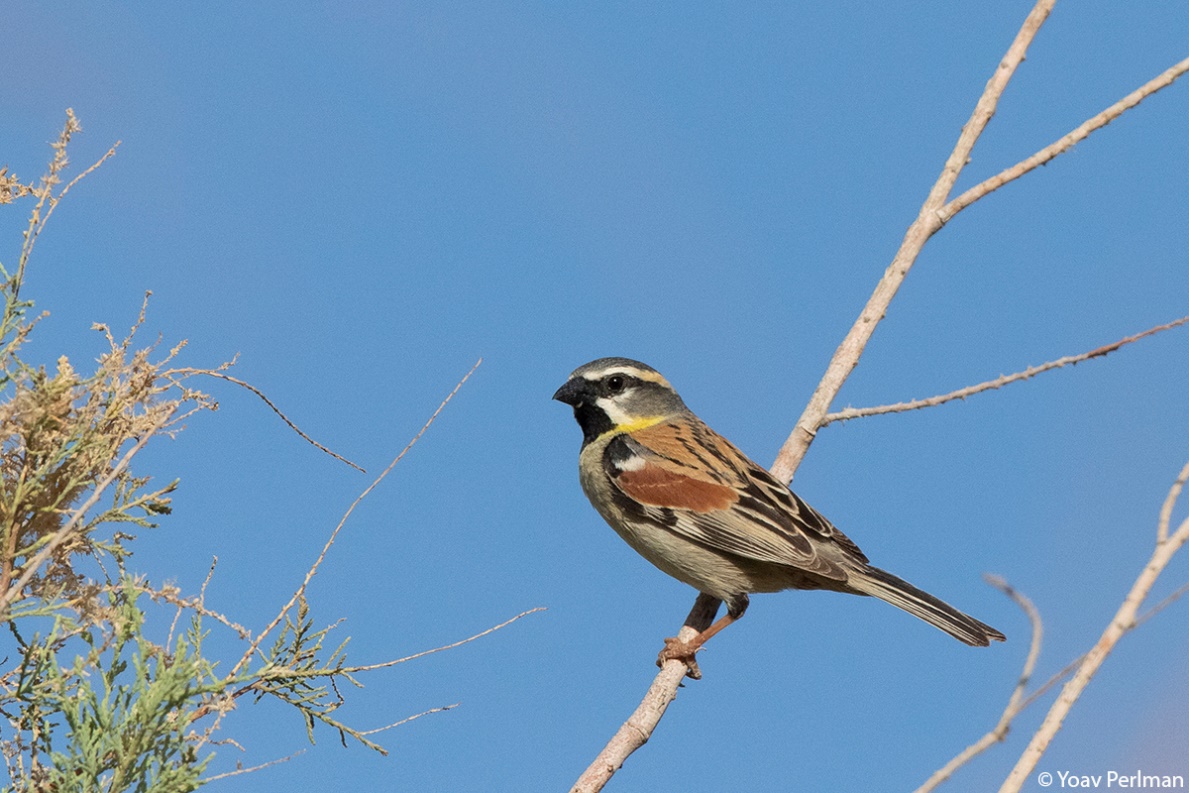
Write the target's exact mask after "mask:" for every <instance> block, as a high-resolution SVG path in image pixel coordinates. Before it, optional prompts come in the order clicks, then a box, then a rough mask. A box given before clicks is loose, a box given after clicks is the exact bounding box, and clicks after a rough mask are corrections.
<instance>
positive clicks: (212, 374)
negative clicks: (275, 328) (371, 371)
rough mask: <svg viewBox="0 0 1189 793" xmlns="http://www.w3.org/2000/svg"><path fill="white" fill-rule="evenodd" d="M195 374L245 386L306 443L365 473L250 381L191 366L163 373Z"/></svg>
mask: <svg viewBox="0 0 1189 793" xmlns="http://www.w3.org/2000/svg"><path fill="white" fill-rule="evenodd" d="M195 374H201V375H206V376H207V377H217V378H219V379H220V380H226V381H227V382H229V383H234V384H235V385H237V386H239V387H241V388H246V389H247V390H248V391H251V392H252V393H253V394H255V395H256V396H258V397H260V398H261V399H262V400H264V404H266V405H268V406H269V408H271V409H272V412H273V413H276V414H277V415H278V416H280V417H281V421H283V422H285V423H286V424H288V425H289V429H291V430H293V431H294V432H296V433H297V434H298V435H300V436H301V437H302V438H304V439H305V441H306V442H307V443H309V444H310V445H312V446H314V447H315V448H317V449H319V450H320V451H323V452H325V453H326V454H329V455H330V456H331V457H333V458H334V459H336V460H338V461H340V462H344V463H346V464H347V465H349V466H351V467H352V468H354V469H355V470H356V471H360V472H362V473H367V471H366V470H364V469H363V467H361V466H358V465H356V464H355V463H353V462H351V461H350V460H348V459H347V458H346V457H343V456H342V455H341V454H338V453H336V452H333V451H331V450H330V449H328V448H326V447H325V446H323V445H322V444H320V443H318V441H316V440H314V439H313V438H311V437H310V436H309V435H306V434H305V433H304V432H302V431H301V428H300V427H298V426H297V425H296V424H294V423H293V422H292V421H290V420H289V417H288V416H286V415H285V414H284V413H282V412H281V409H280V408H279V407H277V406H276V405H274V404H273V401H272V400H271V399H269V398H268V397H266V396H265V395H264V392H263V391H261V390H260V389H259V388H257V387H256V386H254V385H252V384H251V383H247V382H244V381H243V380H240V379H239V378H238V377H232V376H231V375H229V374H224V373H223V372H220V371H219V370H217V369H192V368H184V369H170V370H169V371H168V372H165V373H164V376H166V377H169V376H171V375H183V376H185V375H195Z"/></svg>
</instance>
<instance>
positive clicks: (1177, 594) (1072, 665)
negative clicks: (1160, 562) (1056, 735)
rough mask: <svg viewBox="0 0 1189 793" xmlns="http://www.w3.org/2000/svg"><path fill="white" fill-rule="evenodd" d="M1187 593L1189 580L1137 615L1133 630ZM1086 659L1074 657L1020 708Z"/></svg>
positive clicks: (1042, 694)
mask: <svg viewBox="0 0 1189 793" xmlns="http://www.w3.org/2000/svg"><path fill="white" fill-rule="evenodd" d="M1186 594H1189V582H1186V583H1184V584H1181V586H1179V587H1177V588H1176V589H1175V590H1173V592H1172V594H1170V595H1169V596H1168V597H1166V598H1164V600H1161V601H1160V602H1159V603H1157V604H1156V605H1155V606H1152V608H1150V609H1148V610H1147V611H1145V612H1144V613H1143V614H1141V615H1140V616H1138V617H1136V618H1135V625H1134V626H1132V628H1131V630H1135V629H1136V628H1138V627H1139V626H1140V625H1143V624H1144V623H1145V622H1147V621H1148V620H1150V619H1152V618H1153V617H1155V616H1156V615H1157V614H1159V613H1160V612H1162V611H1164V610H1165V609H1166V608H1168V607H1169V606H1171V605H1172V604H1173V603H1175V602H1177V601H1178V600H1180V599H1181V598H1182V597H1184V596H1185V595H1186ZM1084 660H1086V656H1085V654H1084V653H1083V654H1082V655H1079V656H1078V657H1077V658H1075V659H1073V660H1072V661H1070V662H1069V663H1068V664H1066V665H1065V667H1064V668H1063V669H1061V671H1060V672H1057V673H1056V674H1055V675H1053V676H1052V677H1050V678H1049V679H1048V680H1046V681H1045V682H1044V683H1042V684H1041V686H1040V687H1039V688H1037V689H1036V690H1035V691H1033V692H1032V693H1031V694H1029V695H1028V698H1027V699H1026V700H1024V704H1023V705H1021V706H1020V710H1024V709H1026V708H1028V707H1029V706H1030V705H1032V703H1034V702H1036V701H1037V700H1038V699H1040V698H1041V697H1043V696H1044V695H1045V694H1046V693H1048V691H1049V689H1051V688H1052V687H1053V686H1055V685H1057V684H1058V683H1060V682H1061V681H1062V680H1064V679H1065V678H1067V677H1069V675H1070V674H1071V673H1072V672H1073V670H1075V669H1077V668H1078V665H1079V664H1081V663H1082V661H1084Z"/></svg>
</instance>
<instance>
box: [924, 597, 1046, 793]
mask: <svg viewBox="0 0 1189 793" xmlns="http://www.w3.org/2000/svg"><path fill="white" fill-rule="evenodd" d="M983 577H984V578H985V579H986V581H987V583H988V584H990V585H991V586H993V587H995V588H996V589H998V590H999V591H1000V592H1002V593H1003V594H1005V595H1007V596H1008V597H1009V598H1011V599H1012V600H1014V601H1015V602H1016V605H1018V606H1019V607H1020V608H1021V609H1023V611H1024V613H1025V614H1026V615H1027V616H1028V622H1029V623H1030V624H1031V625H1032V643H1031V645H1029V647H1028V656H1027V658H1025V660H1024V669H1023V671H1022V672H1020V679H1019V680H1018V681H1017V682H1016V687H1015V688H1014V689H1013V690H1012V692H1011V697H1010V698H1009V699H1008V701H1007V707H1006V708H1004V709H1003V715H1001V716H1000V717H999V722H998V723H997V724H996V725H995V727H994V728H992V729H991V731H990V732H988V733H987V734H986V735H984V736H983V737H981V738H979V739H978V740H977V741H975V742H974V743H972V744H971V745H970V746H967V747H966V748H965V749H963V750H962V751H961V752H959V753H958V754H957V755H955V756H954V757H953V759H951V760H950V761H949V762H948V763H946V764H945V765H944V766H942V767H941V768H939V769H938V770H937V771H935V772H934V773H933V776H931V777H929V779H928V780H927V781H926V782H925V784H923V785H921V786H920V787H919V788H917V789H916V793H931V791H933V790H936V789H937V787H938V785H940V784H941V783H943V782H945V781H946V780H947V779H949V778H950V777H951V776H953V774H954V772H955V771H957V770H958V769H959V768H961V767H962V766H964V765H966V764H967V763H969V762H970V761H971V760H973V759H974V758H975V757H977V756H979V755H980V754H982V753H983V752H985V751H986V750H987V749H989V748H991V747H992V746H994V745H995V744H997V743H1001V742H1002V741H1003V739H1004V738H1006V737H1007V732H1008V730H1009V729H1011V723H1012V721H1014V720H1015V718H1016V716H1018V715H1019V714H1020V711H1022V710H1024V708H1026V707H1027V703H1026V702H1024V690H1025V689H1026V688H1027V687H1028V681H1029V680H1031V679H1032V672H1033V671H1034V670H1035V669H1036V661H1037V659H1039V658H1040V644H1041V640H1042V639H1043V638H1044V625H1043V624H1042V623H1041V620H1040V612H1039V611H1037V609H1036V606H1035V605H1034V604H1033V603H1032V601H1031V600H1029V599H1028V597H1027V596H1025V595H1024V594H1023V593H1021V592H1019V591H1018V590H1016V589H1015V588H1014V587H1012V586H1011V584H1009V583H1007V581H1006V580H1004V579H1003V578H1001V577H999V576H995V575H986V576H983Z"/></svg>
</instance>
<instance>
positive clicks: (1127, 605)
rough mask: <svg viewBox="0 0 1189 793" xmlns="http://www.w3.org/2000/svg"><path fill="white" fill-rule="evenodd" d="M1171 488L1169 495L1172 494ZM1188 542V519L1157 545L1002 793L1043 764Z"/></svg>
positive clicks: (1187, 473)
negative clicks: (1077, 704) (1076, 706)
mask: <svg viewBox="0 0 1189 793" xmlns="http://www.w3.org/2000/svg"><path fill="white" fill-rule="evenodd" d="M1186 479H1189V463H1186V464H1185V466H1184V468H1182V469H1181V472H1180V475H1179V476H1178V477H1177V480H1176V482H1177V483H1181V484H1183V483H1184V481H1185V480H1186ZM1172 489H1179V487H1178V484H1174V485H1173V488H1172ZM1172 489H1170V492H1172ZM1186 542H1189V518H1186V519H1185V520H1184V521H1182V522H1181V524H1180V525H1179V526H1178V527H1177V529H1176V531H1174V532H1172V534H1171V535H1169V536H1168V537H1167V538H1165V539H1164V540H1163V541H1160V542H1157V543H1156V548H1155V550H1154V551H1153V552H1152V556H1151V558H1150V559H1149V560H1148V563H1147V564H1146V565H1145V566H1144V569H1143V570H1142V571H1141V572H1140V574H1139V576H1138V577H1137V578H1136V579H1135V583H1134V584H1133V585H1132V587H1131V591H1130V592H1128V593H1127V597H1126V598H1125V599H1124V600H1123V604H1122V605H1121V606H1120V607H1119V610H1118V611H1117V612H1115V616H1114V618H1112V619H1111V621H1110V623H1109V624H1108V625H1107V627H1106V629H1105V630H1104V631H1103V632H1102V636H1101V637H1100V638H1099V639H1098V642H1097V643H1096V644H1095V645H1094V647H1093V648H1091V649H1090V651H1089V652H1088V653H1086V656H1085V658H1084V659H1083V660H1082V662H1081V663H1080V664H1079V665H1078V667H1077V670H1076V671H1075V672H1074V673H1073V677H1072V678H1071V679H1070V680H1069V682H1068V683H1066V684H1065V686H1064V687H1063V688H1062V689H1061V694H1060V695H1059V696H1058V697H1057V701H1056V702H1054V703H1053V705H1052V707H1050V708H1049V712H1048V713H1047V714H1046V715H1045V718H1044V721H1043V722H1042V723H1041V725H1040V728H1039V729H1038V730H1037V731H1036V732H1035V733H1034V734H1033V736H1032V740H1031V741H1029V742H1028V746H1027V747H1026V748H1025V749H1024V752H1023V753H1022V754H1021V755H1020V759H1019V760H1018V761H1017V762H1016V765H1015V767H1014V768H1013V769H1012V771H1011V773H1010V774H1009V775H1008V777H1007V779H1006V780H1005V781H1004V783H1003V786H1002V787H1001V788H1000V789H999V793H1018V791H1019V790H1020V788H1022V787H1023V785H1024V783H1025V782H1026V781H1027V780H1028V778H1029V777H1030V776H1031V775H1032V772H1033V771H1034V770H1035V769H1036V764H1037V763H1038V762H1040V758H1041V757H1043V756H1044V753H1045V751H1047V750H1048V748H1049V744H1050V743H1051V742H1052V740H1053V738H1054V737H1056V735H1057V732H1058V731H1059V730H1060V729H1061V725H1062V723H1064V721H1065V717H1066V716H1067V715H1069V711H1070V709H1071V708H1073V705H1074V703H1075V702H1077V701H1078V698H1079V697H1081V695H1082V692H1083V691H1085V690H1086V686H1088V685H1089V684H1090V681H1091V680H1092V679H1093V678H1094V675H1095V674H1096V673H1097V672H1098V670H1099V668H1101V666H1102V664H1103V662H1104V661H1105V660H1106V657H1107V656H1108V655H1110V653H1111V651H1112V650H1113V649H1114V648H1115V645H1116V644H1118V643H1119V640H1120V639H1121V638H1122V637H1123V636H1124V635H1125V634H1127V633H1128V632H1129V631H1131V630H1133V629H1134V628H1135V626H1136V624H1137V622H1136V614H1137V613H1138V612H1139V608H1140V606H1142V605H1143V602H1144V599H1145V598H1146V597H1147V596H1148V592H1150V591H1151V589H1152V586H1153V585H1154V584H1155V583H1156V580H1157V579H1158V578H1159V577H1160V574H1161V573H1162V572H1164V569H1165V568H1166V567H1167V566H1168V563H1169V562H1170V561H1172V558H1173V556H1174V555H1175V554H1176V552H1177V551H1178V550H1180V548H1181V547H1182V546H1183V545H1184V544H1185V543H1186Z"/></svg>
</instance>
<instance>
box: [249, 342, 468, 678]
mask: <svg viewBox="0 0 1189 793" xmlns="http://www.w3.org/2000/svg"><path fill="white" fill-rule="evenodd" d="M481 363H483V359H482V358H480V359H479V360H478V361H475V365H474V366H472V367H471V368H470V371H468V372H467V373H466V374H465V375H463V377H462V379H461V380H459V381H458V384H457V385H455V386H454V390H452V391H451V392H450V393H449V394H447V395H446V398H445V399H443V400H442V402H441V404H439V405H438V408H437V410H435V411H434V412H433V415H431V416H430V417H429V419H428V420H427V421H426V422H425V424H423V425H422V426H421V429H420V430H418V431H417V434H416V435H414V436H413V439H412V440H411V441H409V442H408V443H407V444H405V448H403V449H401V451H400V454H398V455H396V457H395V458H394V459H393V460H392V462H390V463H389V464H388V467H387V468H385V469H384V470H383V471H381V472H380V475H379V476H377V477H376V478H375V480H374V481H373V482H372V483H371V484H370V485H368V486H367V487H366V488H364V491H363V492H362V493H360V494H359V496H358V497H357V498H356V499H355V500H354V501H352V502H351V506H349V507H347V511H346V512H344V513H343V517H342V518H340V519H339V522H338V525H337V526H335V527H334V531H332V532H331V533H330V538H329V539H327V540H326V544H325V545H324V546H322V552H321V553H319V554H318V558H317V559H315V560H314V563H313V564H312V565H310V569H309V570H308V571H307V572H306V575H305V579H304V580H303V581H302V582H301V586H299V587H298V588H297V591H296V592H294V593H293V597H291V598H289V602H288V603H286V604H285V606H284V607H283V608H282V609H281V610H280V612H278V613H277V616H276V617H274V618H273V621H272V622H270V623H269V624H268V626H267V627H266V628H265V629H264V630H263V631H261V632H260V635H259V636H257V637H256V638H255V639H253V640H252V643H251V645H250V646H249V647H248V649H247V650H246V651H245V652H244V654H243V657H241V658H240V659H239V661H238V662H237V663H236V665H235V667H234V668H233V669H232V670H231V673H230V674H229V675H228V678H233V677H235V676H236V675H238V674H239V673H240V671H241V670H242V669H243V668H244V667H245V666H246V665H247V663H248V661H250V660H251V658H252V656H253V655H254V654H255V653H256V651H257V650H258V649H259V648H260V644H261V643H262V642H263V641H264V639H265V637H267V636H268V635H269V634H270V633H272V631H273V630H274V629H275V628H276V627H277V626H278V625H280V624H281V620H283V619H284V618H285V615H286V614H288V613H289V610H290V609H291V608H293V606H294V605H295V604H296V603H297V601H298V600H300V599H301V597H302V596H303V595H304V594H305V591H306V588H307V587H308V586H309V585H310V581H312V580H313V578H314V576H315V575H316V574H317V573H318V568H319V567H321V566H322V562H323V560H324V559H326V554H327V553H329V552H330V548H331V546H332V545H334V541H335V539H337V538H338V536H339V532H340V531H341V530H342V528H343V526H345V525H346V524H347V519H348V518H350V517H351V513H353V512H354V511H355V508H356V507H357V506H359V504H360V502H362V501H363V499H365V498H367V496H368V494H369V493H371V492H372V491H373V490H375V489H376V487H377V486H378V485H379V484H380V482H382V481H384V478H385V477H386V476H388V474H389V473H390V472H391V471H392V469H393V468H395V467H396V464H397V463H399V462H400V461H401V460H402V459H404V456H405V455H406V454H408V453H409V450H410V449H412V448H413V446H414V445H416V443H417V441H419V440H421V436H422V435H424V434H425V432H426V430H428V429H429V428H430V426H431V425H432V424H433V423H434V421H436V420H437V418H438V416H439V415H441V413H442V411H443V410H445V409H446V405H448V404H450V400H451V399H454V395H455V394H457V393H458V392H459V390H460V389H461V388H462V386H463V384H464V383H466V381H467V380H469V379H470V378H471V375H473V374H474V373H475V370H476V369H478V368H479V364H481Z"/></svg>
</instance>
